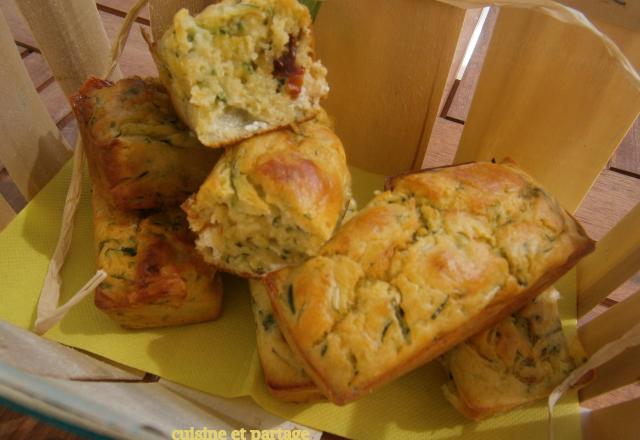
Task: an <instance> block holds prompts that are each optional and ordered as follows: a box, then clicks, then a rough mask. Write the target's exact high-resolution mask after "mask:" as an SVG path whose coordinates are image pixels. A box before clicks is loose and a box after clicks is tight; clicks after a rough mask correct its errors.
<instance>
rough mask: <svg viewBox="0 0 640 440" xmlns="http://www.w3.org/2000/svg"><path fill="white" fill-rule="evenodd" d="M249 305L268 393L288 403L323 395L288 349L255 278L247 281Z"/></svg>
mask: <svg viewBox="0 0 640 440" xmlns="http://www.w3.org/2000/svg"><path fill="white" fill-rule="evenodd" d="M249 286H250V288H251V297H252V302H251V307H252V309H253V317H254V319H255V322H256V346H257V348H258V355H259V356H260V364H261V365H262V371H263V373H264V379H265V382H266V383H267V387H268V388H269V391H270V392H271V394H273V395H274V396H275V397H277V398H279V399H282V400H286V401H288V402H298V403H300V402H312V401H315V400H320V399H322V398H323V396H322V394H321V393H320V390H319V389H318V387H317V386H316V385H315V384H314V383H313V381H312V380H311V378H310V377H309V376H308V375H307V373H305V371H304V368H303V367H302V363H301V362H300V361H299V360H298V359H297V358H296V356H295V355H294V353H293V352H292V351H291V349H290V348H289V345H288V344H287V341H285V339H284V336H282V333H281V332H280V329H279V328H278V323H277V321H276V318H275V316H274V315H273V309H272V308H271V300H270V299H269V295H268V294H267V291H266V289H265V286H264V285H263V284H262V282H260V281H259V280H249Z"/></svg>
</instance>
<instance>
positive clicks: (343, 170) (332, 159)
mask: <svg viewBox="0 0 640 440" xmlns="http://www.w3.org/2000/svg"><path fill="white" fill-rule="evenodd" d="M350 201H351V176H350V174H349V169H348V168H347V163H346V158H345V154H344V150H343V147H342V143H341V142H340V139H338V137H337V136H336V135H335V134H334V133H333V131H331V129H330V128H328V127H327V126H325V125H323V124H320V123H317V122H315V121H309V122H305V123H303V124H301V125H300V126H298V127H296V128H291V129H283V130H278V131H275V132H272V133H267V134H263V135H259V136H255V137H253V138H251V139H248V140H246V141H243V142H241V143H240V144H238V145H235V146H233V147H231V148H228V149H226V151H225V153H224V155H223V156H222V158H220V161H219V162H218V163H217V164H216V166H215V168H214V169H213V171H212V172H211V174H210V175H209V177H208V178H207V180H206V181H205V182H204V183H203V184H202V186H201V187H200V189H199V190H198V192H197V193H196V194H195V195H194V196H192V197H190V198H189V199H188V200H187V201H186V202H185V203H184V204H183V209H184V210H185V211H186V212H187V217H188V219H189V225H190V226H191V229H192V230H193V231H194V232H195V233H196V234H197V235H198V239H197V241H196V246H197V248H198V250H199V251H200V252H201V253H202V255H203V256H204V259H205V261H207V262H209V263H211V264H213V265H215V266H217V267H219V268H220V269H222V270H225V271H228V272H232V273H236V274H238V275H241V276H245V277H253V278H255V277H261V276H263V275H265V274H267V273H269V272H272V271H274V270H277V269H280V268H282V267H285V266H289V265H295V264H299V263H301V262H302V261H304V260H305V259H306V258H308V257H309V256H311V255H315V253H316V252H317V251H318V250H319V249H320V247H321V246H322V245H323V244H324V243H325V242H326V241H327V240H328V239H329V238H330V237H331V235H332V234H333V232H334V230H335V229H336V227H337V225H338V224H339V223H340V222H341V221H342V218H343V216H344V214H345V212H346V210H347V208H348V206H349V203H350Z"/></svg>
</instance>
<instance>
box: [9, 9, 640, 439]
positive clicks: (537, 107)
mask: <svg viewBox="0 0 640 440" xmlns="http://www.w3.org/2000/svg"><path fill="white" fill-rule="evenodd" d="M17 3H18V4H19V6H20V9H21V11H22V13H23V14H24V16H25V18H26V20H27V22H28V23H29V25H30V27H31V29H32V31H33V34H34V36H35V37H36V39H37V41H38V43H39V45H40V48H41V51H42V53H43V55H44V56H45V58H46V59H47V61H48V63H49V65H50V67H51V69H52V71H53V73H54V76H55V77H56V79H57V80H58V81H59V83H60V85H61V87H62V89H63V90H64V92H65V93H66V94H67V96H69V95H71V94H72V93H74V92H75V91H76V90H77V89H78V88H79V86H80V84H81V83H82V82H83V81H84V79H85V78H86V77H87V76H88V75H89V74H96V75H100V74H101V73H102V72H104V70H105V68H106V66H107V64H108V62H109V42H108V39H107V36H106V33H105V32H104V29H103V27H102V24H101V21H100V17H99V15H98V13H97V10H96V8H95V5H94V3H93V2H88V1H72V2H69V1H67V0H40V1H39V2H37V5H36V2H32V1H27V0H17ZM207 3H209V2H208V1H203V0H191V1H188V0H166V1H160V0H156V1H153V0H152V1H151V2H150V13H151V22H152V30H153V33H154V35H155V36H156V37H157V36H158V35H160V33H161V32H162V30H163V29H164V28H166V26H167V24H168V23H169V21H170V18H171V16H172V15H173V12H174V11H176V10H177V9H178V8H179V7H181V6H186V7H189V8H191V9H192V10H193V11H196V10H198V9H200V8H201V7H202V6H203V5H204V4H207ZM563 3H565V4H568V5H570V6H573V7H577V8H578V9H581V10H583V11H584V12H585V13H586V14H587V15H588V16H589V17H590V19H591V20H592V21H593V22H594V23H596V24H597V26H598V27H599V28H601V29H603V30H604V31H605V32H606V33H607V34H608V35H610V36H611V37H612V38H613V39H615V41H616V42H618V43H619V44H620V45H621V47H622V49H623V50H624V51H625V52H626V54H627V56H628V57H629V58H630V60H631V62H632V63H634V64H635V65H636V66H640V3H637V2H626V5H622V3H624V2H606V3H605V2H600V1H597V0H565V1H563ZM617 3H619V4H618V5H617V6H616V4H617ZM464 13H465V12H464V10H462V9H459V8H457V7H454V6H451V5H448V4H444V3H440V2H437V1H434V0H395V1H393V2H390V1H388V0H367V1H363V0H333V1H326V2H324V3H323V5H322V7H321V9H320V13H319V16H318V18H317V21H316V36H317V48H318V52H319V55H320V58H321V59H322V60H323V62H324V63H325V64H326V65H327V67H328V69H329V72H330V74H329V80H330V83H331V86H332V92H331V94H330V98H329V99H328V101H327V103H326V107H327V110H328V111H329V113H331V114H333V115H334V116H335V117H336V120H337V131H338V133H339V135H340V136H341V137H342V139H343V141H344V143H345V145H346V147H347V150H348V151H347V153H348V157H349V160H350V162H351V163H352V164H353V165H355V166H358V167H360V168H364V169H366V170H368V171H372V172H377V173H381V174H394V173H399V172H403V171H406V170H408V169H412V168H419V167H420V166H421V164H422V162H423V159H424V157H425V154H426V152H427V145H428V141H429V137H430V134H431V130H432V128H433V125H434V121H435V118H436V116H437V113H438V111H439V105H440V101H441V98H442V95H443V90H444V88H445V83H446V79H447V75H448V72H449V70H450V68H451V63H452V59H453V54H454V51H455V47H456V42H457V41H458V36H459V32H460V29H461V25H462V21H463V18H464ZM0 55H1V56H2V59H3V62H2V64H0V96H2V97H3V102H2V105H3V107H4V109H5V111H4V112H3V114H2V116H1V117H0V135H1V136H2V138H3V142H2V143H0V162H2V164H3V165H4V166H5V167H6V169H7V170H8V172H9V174H10V175H11V177H12V179H13V181H14V182H15V183H16V185H17V187H18V188H19V190H20V192H21V193H22V194H23V195H24V197H25V198H27V199H30V198H32V197H33V196H34V195H35V194H36V193H37V192H38V190H39V189H40V188H42V187H43V186H44V185H45V184H46V183H47V182H48V181H49V179H50V178H51V177H52V176H53V175H54V174H55V173H56V172H57V171H58V170H59V169H60V167H61V166H62V165H63V164H64V163H65V162H66V161H67V160H68V159H69V157H70V154H71V149H70V147H69V145H67V143H66V142H65V141H64V139H63V138H62V137H61V135H60V133H59V131H58V129H57V128H56V125H55V124H54V123H53V121H52V120H51V118H50V117H49V115H48V113H47V111H46V109H45V107H44V105H43V104H42V102H41V101H40V99H39V97H38V94H37V92H36V91H35V89H34V88H33V86H32V84H31V81H30V79H29V77H28V75H27V72H26V70H25V68H24V65H23V63H22V60H21V59H20V56H19V54H18V52H17V50H16V46H15V44H14V42H13V38H12V37H11V35H10V33H9V31H8V26H7V23H6V22H5V20H4V18H2V17H1V16H0ZM117 75H119V74H118V73H116V76H117ZM639 112H640V87H639V86H638V83H637V82H634V81H633V80H630V75H629V74H628V73H627V72H625V71H624V70H623V69H622V68H621V67H620V65H619V64H618V63H616V62H615V61H614V60H613V58H612V55H611V54H610V53H609V52H608V51H607V49H606V48H605V46H604V45H603V44H602V43H601V42H600V41H599V40H598V39H597V38H596V37H595V36H594V35H593V34H592V33H590V32H588V31H587V30H586V29H584V28H581V27H578V26H572V25H568V24H566V23H562V22H560V21H558V20H556V19H554V18H553V17H551V16H549V15H545V14H543V13H540V12H534V11H530V10H525V9H518V8H503V9H502V10H501V12H500V14H499V17H498V19H497V23H496V26H495V30H494V34H493V37H492V40H491V42H490V45H489V49H488V53H487V56H486V60H485V62H484V67H483V69H482V73H481V75H480V78H479V81H478V86H477V89H476V93H475V96H474V99H473V103H472V106H471V110H470V112H469V116H468V119H467V121H466V123H465V127H464V132H463V135H462V139H461V142H460V146H459V148H458V151H457V154H456V156H455V162H456V163H460V162H466V161H472V160H491V159H492V158H496V159H501V158H503V157H507V156H509V157H511V158H513V159H515V160H516V161H517V162H519V163H520V164H521V165H522V166H523V167H524V168H525V169H527V170H528V171H529V172H530V173H532V174H533V175H534V176H535V177H536V178H537V179H538V180H539V181H541V182H542V184H543V185H544V186H545V187H547V188H548V189H549V190H550V191H551V192H552V193H554V194H555V195H556V196H557V197H558V198H559V199H560V201H561V202H562V204H563V205H564V206H565V207H566V208H567V209H568V210H570V211H575V210H576V209H577V207H578V206H579V205H580V202H581V201H582V199H583V197H584V196H585V194H586V193H587V192H588V191H589V189H590V187H591V185H592V183H593V182H594V180H595V179H596V177H597V176H598V175H599V173H600V172H601V171H602V169H603V168H604V167H605V165H606V163H607V161H608V159H609V157H610V156H611V154H612V153H613V151H614V149H615V148H616V146H617V145H618V144H619V143H620V141H621V139H622V138H623V136H624V135H625V133H626V132H627V130H628V129H629V127H630V126H631V124H632V123H633V121H634V120H635V118H636V117H637V115H638V113H639ZM14 215H15V213H14V212H13V210H12V209H11V207H10V206H9V205H8V203H7V202H6V200H5V199H4V198H2V197H1V196H0V228H1V227H3V226H4V225H5V224H6V223H7V222H8V221H9V220H10V219H11V218H12V217H13V216H14ZM638 225H640V206H636V207H635V208H634V209H633V210H632V211H631V212H629V213H628V214H627V215H626V217H624V219H623V220H622V221H620V223H619V224H618V225H616V226H615V227H614V228H613V229H612V230H611V231H610V232H609V233H608V234H607V235H606V236H605V237H604V238H603V239H602V240H601V241H599V242H598V246H597V250H596V251H595V252H594V253H593V254H592V255H591V256H589V257H587V258H586V259H584V260H583V261H581V262H580V263H579V264H578V266H577V268H576V270H575V271H574V272H573V274H574V275H573V276H574V278H570V283H574V285H575V287H574V288H575V289H576V292H577V297H578V305H577V306H578V315H579V316H583V315H584V314H586V313H587V312H589V311H590V310H591V309H592V308H594V307H595V306H596V305H598V304H599V303H600V302H601V301H602V300H603V299H605V298H606V297H607V295H609V294H610V293H611V292H612V291H614V290H615V289H616V288H617V287H618V286H620V285H621V284H623V283H624V282H625V281H626V280H627V279H629V278H630V277H631V276H633V275H634V274H635V273H637V272H638V271H639V270H640V227H638ZM638 316H640V291H638V292H636V293H634V294H633V295H631V296H630V297H628V298H627V299H625V300H624V301H623V302H621V303H620V304H617V305H615V306H614V307H611V308H610V309H608V310H607V311H606V312H605V313H603V314H601V315H599V316H598V317H597V318H595V319H593V320H592V321H590V322H589V323H588V324H586V325H584V326H582V327H581V328H580V329H579V333H580V335H581V338H582V341H583V343H584V346H585V348H586V349H587V350H588V352H589V353H593V352H595V350H597V349H598V348H600V347H601V346H603V345H604V344H605V343H607V342H608V341H612V340H615V339H617V338H618V337H620V336H621V335H622V334H623V333H624V332H626V331H627V330H628V329H629V328H630V327H631V326H632V325H633V324H635V323H636V322H637V321H638V319H637V317H638ZM639 373H640V347H636V348H635V349H631V350H628V351H627V352H625V353H624V354H623V355H621V356H618V357H617V358H614V359H613V360H612V361H610V362H609V363H607V364H606V365H604V366H603V367H601V368H599V369H598V371H597V378H596V379H595V381H593V383H591V384H590V385H588V386H587V387H586V388H584V389H583V391H582V393H581V397H582V399H583V400H586V399H589V398H592V397H594V396H598V395H601V394H603V393H607V392H609V391H611V390H615V389H617V388H620V387H622V386H625V385H628V384H631V383H634V382H637V378H638V376H639ZM638 414H640V399H635V400H631V401H628V402H625V403H623V404H619V405H615V406H611V407H607V408H604V409H599V410H596V411H592V412H587V413H586V416H585V419H584V420H585V426H586V427H587V428H586V429H585V431H584V432H585V437H588V438H632V437H634V436H635V435H637V434H636V432H635V431H634V425H635V426H637V422H636V420H635V419H636V418H637V415H638Z"/></svg>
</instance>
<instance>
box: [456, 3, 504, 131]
mask: <svg viewBox="0 0 640 440" xmlns="http://www.w3.org/2000/svg"><path fill="white" fill-rule="evenodd" d="M498 13H499V8H497V7H493V8H491V10H490V11H489V15H487V19H486V21H485V22H484V26H483V28H482V33H481V34H480V38H478V43H477V45H476V48H475V50H474V51H473V55H472V56H471V59H470V60H469V64H468V65H467V70H466V71H465V72H464V75H463V76H462V80H461V81H460V84H459V85H458V88H457V90H456V93H455V94H454V96H453V99H452V101H451V106H450V107H449V110H448V111H447V116H448V117H450V118H454V119H457V120H459V121H465V120H466V119H467V115H468V114H469V109H470V108H471V100H472V99H473V94H474V93H475V91H476V86H477V85H478V78H479V76H480V71H481V70H482V65H483V64H484V59H485V57H486V56H487V50H488V49H489V42H490V41H491V35H492V34H493V28H494V27H495V25H496V20H497V19H498Z"/></svg>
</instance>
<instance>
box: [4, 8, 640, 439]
mask: <svg viewBox="0 0 640 440" xmlns="http://www.w3.org/2000/svg"><path fill="white" fill-rule="evenodd" d="M133 3H134V0H98V2H97V8H98V10H99V12H100V15H101V17H102V21H103V23H104V25H105V29H106V31H107V34H108V35H109V37H111V38H113V37H114V36H115V35H116V34H117V32H118V29H119V26H120V24H121V23H122V20H123V17H124V15H125V13H126V11H127V10H128V8H129V7H130V6H131V5H132V4H133ZM0 10H2V13H3V14H4V16H5V18H6V20H7V22H8V23H9V27H10V28H11V32H12V34H13V35H14V38H15V41H16V46H17V49H18V50H19V51H20V54H21V56H22V59H23V61H24V63H25V66H26V68H27V71H28V72H29V74H30V76H31V79H32V80H33V83H34V86H35V87H36V89H37V90H38V92H39V93H40V96H41V98H42V100H43V101H44V103H45V105H46V107H47V109H48V110H49V112H50V114H51V116H52V118H53V119H54V120H55V122H56V124H57V125H58V127H59V128H60V130H61V132H62V134H63V135H64V136H65V138H66V139H67V140H68V141H69V144H71V145H73V144H74V142H75V136H76V135H77V130H76V128H77V125H76V121H75V118H74V117H73V114H72V113H71V108H70V106H69V103H68V101H67V99H66V97H65V96H64V94H63V92H62V90H61V89H60V87H59V86H58V84H57V83H56V81H55V79H54V78H53V76H52V74H51V70H50V69H49V67H48V65H47V63H46V61H45V60H44V58H43V57H42V55H41V54H40V51H39V49H38V44H37V42H36V41H35V39H34V38H33V36H32V35H31V32H30V30H29V27H28V26H27V24H26V23H25V21H24V19H23V18H22V17H21V15H20V13H19V11H18V8H17V6H16V5H15V2H14V0H0ZM478 16H479V10H469V11H468V12H467V15H466V17H465V22H464V25H463V30H462V33H461V37H460V41H459V43H458V49H457V51H456V57H455V58H454V63H453V66H452V69H451V73H450V77H449V81H448V86H447V89H446V90H445V95H444V98H443V103H442V104H444V102H445V101H446V100H447V98H449V100H448V101H449V105H448V106H447V108H446V109H445V111H443V112H442V114H441V117H439V118H437V121H436V124H435V127H434V130H433V134H432V137H431V140H430V143H429V148H428V151H427V157H426V158H425V162H424V165H425V166H440V165H447V164H449V163H451V161H452V160H453V156H454V155H455V152H456V148H457V146H458V142H459V140H460V136H461V134H462V128H463V126H464V125H463V124H464V119H465V118H466V115H467V112H468V109H469V106H470V103H471V98H472V96H473V92H474V89H475V85H476V82H477V78H478V74H479V72H480V69H481V68H482V61H483V59H484V55H485V53H486V48H487V45H488V42H489V39H490V35H491V31H492V24H493V23H494V22H495V16H496V12H495V11H492V12H491V14H490V15H489V18H488V19H487V24H486V25H485V27H484V29H483V32H482V34H481V37H480V39H479V42H478V46H477V47H476V50H475V51H474V54H473V56H472V58H471V61H470V63H469V67H468V68H467V70H466V72H465V74H464V76H463V78H462V80H461V81H459V84H458V85H457V88H456V90H455V93H452V94H451V96H449V91H450V90H451V86H452V85H453V83H454V77H453V76H454V74H455V71H456V70H457V67H458V64H459V63H460V60H461V57H462V54H463V53H464V50H465V48H466V46H467V43H468V41H469V38H470V36H471V32H472V31H473V27H474V25H475V22H476V21H477V19H478ZM137 24H138V25H139V26H143V27H145V26H148V25H149V14H148V10H147V9H146V8H145V9H144V10H143V11H142V13H141V15H140V17H139V18H138V19H137ZM636 67H637V66H636ZM121 69H122V71H123V74H124V75H125V76H129V75H140V76H154V75H156V69H155V66H154V65H153V62H152V60H151V56H150V55H149V53H148V51H147V49H146V45H145V43H144V41H143V40H142V38H141V36H140V33H139V32H138V31H137V30H136V29H134V30H133V31H132V32H131V36H130V39H129V42H128V44H127V46H126V49H125V51H124V53H123V56H122V59H121ZM0 193H2V194H3V195H4V196H5V198H6V199H7V200H8V201H9V203H10V204H11V205H12V207H13V208H14V209H15V210H16V212H17V211H19V210H20V209H22V208H23V207H24V205H25V200H24V198H23V197H22V196H21V195H20V193H19V192H18V190H17V188H16V187H15V185H13V182H12V181H11V179H10V177H9V176H8V174H7V172H6V170H4V168H3V167H2V165H1V164H0ZM638 202H640V119H639V120H637V121H636V123H635V124H634V126H633V127H632V129H631V130H630V132H629V134H628V135H627V137H626V138H625V139H624V140H623V142H622V143H621V145H620V146H619V147H618V150H617V151H616V153H615V154H614V156H613V157H612V159H611V161H610V162H609V165H608V166H607V168H606V169H604V170H603V171H602V173H601V175H600V177H599V178H598V180H597V181H596V183H595V184H594V186H593V188H592V190H591V192H590V193H589V194H588V196H587V198H586V199H585V200H584V202H583V204H582V205H581V206H580V208H579V209H578V211H577V214H576V216H577V218H578V219H579V220H580V221H581V222H582V223H583V225H584V226H585V228H586V229H587V232H588V233H589V234H590V235H591V236H592V237H593V238H594V239H596V240H597V239H600V238H601V237H602V236H604V234H605V233H606V232H607V231H608V230H609V229H610V228H611V227H612V226H613V225H615V224H616V223H617V222H618V221H619V220H620V219H621V218H622V217H623V216H624V215H625V214H626V213H627V212H628V211H629V210H630V209H631V208H632V207H633V206H635V205H636V204H637V203H638ZM639 287H640V274H637V275H636V276H635V277H633V278H632V279H631V280H630V281H629V282H627V283H626V284H625V285H623V286H622V287H621V288H620V289H618V290H617V291H616V292H614V294H612V295H611V296H610V297H609V298H608V299H607V300H606V301H604V302H603V304H601V305H600V306H599V307H598V308H596V310H595V311H594V312H592V313H590V314H588V315H587V316H586V317H585V319H586V320H588V319H591V318H592V317H593V316H596V315H597V314H598V313H601V312H602V311H603V310H606V308H607V307H610V306H612V305H613V304H616V303H617V302H619V301H621V300H622V299H624V298H626V296H628V295H629V294H631V293H633V292H635V291H636V290H637V289H638V288H639ZM638 396H640V385H639V384H637V383H636V384H634V385H631V386H629V387H626V388H625V389H623V390H618V391H617V392H614V393H611V394H610V395H607V396H603V397H600V398H598V399H593V401H588V402H584V403H583V405H584V406H587V407H591V408H596V407H602V406H606V405H608V404H611V403H613V402H619V401H622V400H627V399H629V398H633V397H638ZM0 438H12V439H77V438H79V437H78V436H76V435H74V434H70V433H68V432H66V431H63V430H61V429H58V428H55V427H53V426H50V425H48V424H46V423H44V422H39V421H38V420H36V419H34V418H32V417H28V416H25V415H22V414H18V413H16V412H14V411H12V410H11V409H8V408H6V407H2V406H0Z"/></svg>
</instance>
